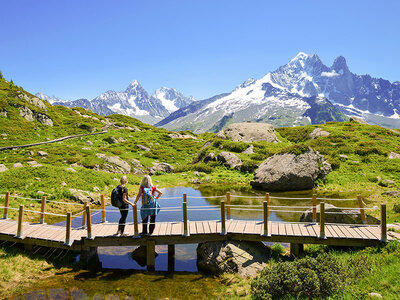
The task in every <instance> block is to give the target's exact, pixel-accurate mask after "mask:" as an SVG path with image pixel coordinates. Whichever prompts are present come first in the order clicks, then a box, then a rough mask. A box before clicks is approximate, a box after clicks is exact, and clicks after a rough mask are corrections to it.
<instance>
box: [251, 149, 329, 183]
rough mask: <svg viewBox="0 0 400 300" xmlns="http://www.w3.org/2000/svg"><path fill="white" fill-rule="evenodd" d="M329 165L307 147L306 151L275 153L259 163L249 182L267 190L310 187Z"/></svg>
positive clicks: (326, 172) (316, 152)
mask: <svg viewBox="0 0 400 300" xmlns="http://www.w3.org/2000/svg"><path fill="white" fill-rule="evenodd" d="M330 171H331V165H330V164H329V163H328V162H327V160H326V159H325V158H324V157H323V156H322V155H321V154H319V152H318V151H314V150H312V149H311V148H308V149H307V151H306V152H304V153H302V154H299V155H296V154H293V153H283V154H275V155H273V156H271V157H269V158H268V159H267V160H265V161H264V162H262V163H261V165H260V166H259V167H258V169H257V170H256V171H255V173H254V179H253V180H252V181H251V182H250V184H251V185H252V186H254V187H258V188H262V189H264V190H268V191H296V190H308V189H312V188H313V187H314V185H315V181H316V180H317V179H324V178H325V176H326V175H327V174H328V173H329V172H330Z"/></svg>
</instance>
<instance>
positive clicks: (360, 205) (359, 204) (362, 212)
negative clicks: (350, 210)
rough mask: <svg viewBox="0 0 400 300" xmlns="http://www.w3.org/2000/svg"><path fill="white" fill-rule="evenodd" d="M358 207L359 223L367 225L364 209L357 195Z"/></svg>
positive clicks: (359, 196)
mask: <svg viewBox="0 0 400 300" xmlns="http://www.w3.org/2000/svg"><path fill="white" fill-rule="evenodd" d="M357 200H358V206H359V207H360V214H361V221H362V222H363V224H367V219H366V218H365V209H364V204H363V201H362V198H361V195H357Z"/></svg>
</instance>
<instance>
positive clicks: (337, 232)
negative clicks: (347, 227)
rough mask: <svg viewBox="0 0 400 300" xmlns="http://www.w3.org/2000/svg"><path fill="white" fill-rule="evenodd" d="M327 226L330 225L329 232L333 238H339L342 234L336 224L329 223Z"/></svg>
mask: <svg viewBox="0 0 400 300" xmlns="http://www.w3.org/2000/svg"><path fill="white" fill-rule="evenodd" d="M329 226H330V230H331V233H332V234H334V237H335V238H340V237H342V236H343V233H342V231H341V230H340V228H339V227H338V226H337V225H335V224H331V225H329Z"/></svg>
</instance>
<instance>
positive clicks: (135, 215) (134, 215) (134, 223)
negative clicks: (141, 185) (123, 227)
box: [133, 204, 139, 237]
mask: <svg viewBox="0 0 400 300" xmlns="http://www.w3.org/2000/svg"><path fill="white" fill-rule="evenodd" d="M133 231H134V235H135V237H138V236H139V227H138V218H137V205H136V204H135V205H134V206H133Z"/></svg>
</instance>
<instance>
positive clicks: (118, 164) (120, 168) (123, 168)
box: [96, 153, 131, 174]
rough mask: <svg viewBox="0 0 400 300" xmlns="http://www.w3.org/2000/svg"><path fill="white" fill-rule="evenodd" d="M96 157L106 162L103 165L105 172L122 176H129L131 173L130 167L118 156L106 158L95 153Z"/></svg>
mask: <svg viewBox="0 0 400 300" xmlns="http://www.w3.org/2000/svg"><path fill="white" fill-rule="evenodd" d="M96 156H97V157H98V158H101V159H103V160H104V161H106V162H107V163H105V164H104V165H103V167H104V168H105V171H107V172H111V173H122V174H129V173H130V172H131V166H130V165H129V163H127V162H126V161H124V160H122V159H121V158H119V157H118V156H106V155H105V154H102V153H96Z"/></svg>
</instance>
